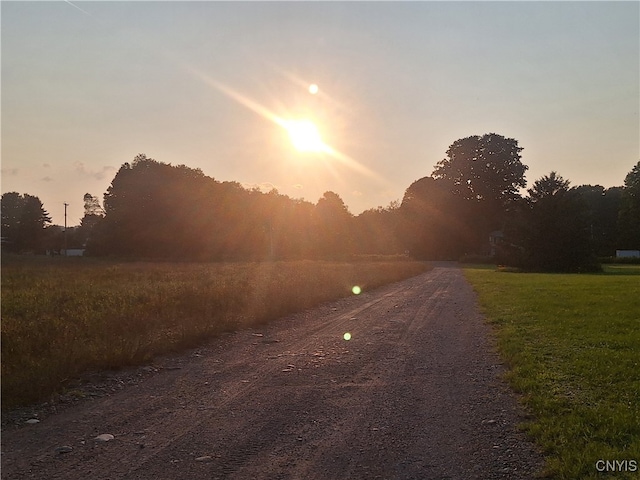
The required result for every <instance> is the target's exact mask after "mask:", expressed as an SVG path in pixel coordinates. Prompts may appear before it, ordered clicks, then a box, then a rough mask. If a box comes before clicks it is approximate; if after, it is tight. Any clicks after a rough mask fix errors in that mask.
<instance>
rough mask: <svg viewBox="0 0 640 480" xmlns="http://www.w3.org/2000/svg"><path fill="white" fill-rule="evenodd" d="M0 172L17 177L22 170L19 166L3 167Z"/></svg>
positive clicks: (3, 174)
mask: <svg viewBox="0 0 640 480" xmlns="http://www.w3.org/2000/svg"><path fill="white" fill-rule="evenodd" d="M0 172H1V173H2V176H6V177H15V176H17V175H18V172H20V170H19V169H17V168H3V169H2V170H0Z"/></svg>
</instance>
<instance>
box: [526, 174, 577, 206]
mask: <svg viewBox="0 0 640 480" xmlns="http://www.w3.org/2000/svg"><path fill="white" fill-rule="evenodd" d="M569 184H570V182H569V181H568V180H565V179H564V178H562V177H561V176H560V175H558V174H557V172H551V173H550V174H549V175H545V176H543V177H541V178H539V179H538V180H536V181H535V182H534V183H533V187H531V188H530V189H528V190H527V192H528V193H529V198H530V200H531V201H532V202H536V201H538V200H542V199H543V198H546V197H552V196H554V195H558V194H561V193H565V192H568V191H569Z"/></svg>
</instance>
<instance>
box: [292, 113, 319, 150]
mask: <svg viewBox="0 0 640 480" xmlns="http://www.w3.org/2000/svg"><path fill="white" fill-rule="evenodd" d="M285 129H286V130H287V133H288V134H289V138H290V139H291V143H292V144H293V146H294V147H295V149H296V150H298V151H299V152H311V153H319V152H323V151H325V150H326V145H325V143H324V142H323V141H322V137H321V136H320V132H319V131H318V127H316V125H315V124H314V123H313V122H312V121H311V120H289V121H287V122H285Z"/></svg>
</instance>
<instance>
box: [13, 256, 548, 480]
mask: <svg viewBox="0 0 640 480" xmlns="http://www.w3.org/2000/svg"><path fill="white" fill-rule="evenodd" d="M347 332H348V333H350V334H351V339H350V340H345V339H344V334H345V333H347ZM154 365H155V367H156V368H157V372H155V373H149V371H150V370H151V369H150V368H149V367H147V368H146V370H145V372H147V374H146V376H145V377H144V378H143V379H142V380H140V381H139V382H137V383H135V384H133V385H131V386H128V387H126V388H122V389H120V390H119V391H117V392H116V393H113V394H110V395H108V396H103V397H95V398H94V399H90V400H84V401H82V402H80V403H79V404H78V405H76V406H74V407H72V408H67V409H65V410H64V411H62V412H61V413H58V414H55V415H50V416H47V417H44V416H43V417H41V421H40V423H37V424H33V425H25V426H21V427H19V428H18V427H15V426H9V427H6V428H5V430H4V431H3V435H2V478H6V479H12V480H13V479H26V478H30V479H31V478H33V479H43V478H51V479H110V480H114V479H154V480H159V479H215V478H235V479H245V478H246V479H329V478H332V479H376V478H384V479H496V478H504V479H520V478H532V477H533V476H534V473H535V471H536V470H538V469H539V468H540V467H541V458H540V457H539V456H538V455H537V454H536V453H535V451H534V449H533V447H532V446H531V444H529V443H527V442H526V440H525V439H524V437H523V435H522V434H521V433H519V432H518V431H517V429H516V425H517V424H518V423H519V422H521V421H522V418H520V417H519V413H518V407H517V405H516V401H515V400H514V398H513V396H512V394H511V393H510V392H509V390H508V389H507V388H506V386H505V385H504V383H503V382H502V381H501V379H500V375H501V373H503V371H504V369H503V366H502V365H501V363H500V360H499V358H498V357H497V355H496V354H495V353H493V350H492V341H491V340H490V333H489V328H488V327H487V326H486V325H485V324H484V323H483V321H482V317H481V316H480V315H479V313H478V310H477V307H476V303H475V295H474V293H473V290H472V289H471V287H470V286H469V285H468V284H467V283H466V281H465V280H464V278H463V275H462V273H461V271H460V270H459V269H457V268H455V267H453V266H449V265H439V266H437V267H436V268H434V269H433V270H432V271H430V272H428V273H426V274H423V275H420V276H418V277H415V278H412V279H409V280H406V281H403V282H400V283H396V284H393V285H388V286H386V287H383V288H380V289H377V290H375V291H371V292H367V291H365V292H364V293H362V294H361V295H358V296H355V295H354V296H353V297H350V298H347V299H343V300H340V301H337V302H334V303H329V304H325V305H323V306H322V307H320V308H317V309H314V310H310V311H306V312H302V313H300V314H296V315H293V316H290V317H286V318H283V319H281V320H278V321H276V322H274V323H272V324H271V325H269V326H267V327H265V328H263V329H261V330H251V331H244V332H239V333H236V334H232V335H228V336H226V337H223V338H220V339H217V340H215V341H213V342H212V343H211V344H210V345H208V346H207V347H204V348H201V349H199V350H197V351H192V352H189V353H188V354H186V355H183V356H180V357H171V358H164V359H161V360H158V361H157V362H156V363H155V364H154ZM116 380H117V379H116ZM100 434H111V435H113V436H114V438H113V439H112V440H110V441H106V442H100V441H98V440H95V437H96V436H98V435H100ZM61 447H72V448H71V450H70V451H67V452H66V453H63V451H65V450H69V449H68V448H65V449H62V450H60V448H61ZM56 449H58V450H57V451H56Z"/></svg>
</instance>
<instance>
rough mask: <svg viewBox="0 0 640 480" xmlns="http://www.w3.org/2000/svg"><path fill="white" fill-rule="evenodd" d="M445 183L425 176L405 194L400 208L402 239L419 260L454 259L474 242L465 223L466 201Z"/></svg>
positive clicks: (473, 235)
mask: <svg viewBox="0 0 640 480" xmlns="http://www.w3.org/2000/svg"><path fill="white" fill-rule="evenodd" d="M449 187H450V185H448V184H447V182H446V181H444V180H441V179H440V180H436V179H435V178H433V177H424V178H421V179H419V180H416V181H415V182H413V183H412V184H411V185H410V186H409V187H408V188H407V190H406V191H405V194H404V197H403V199H402V203H401V205H400V217H401V222H400V237H401V239H402V241H403V244H404V245H405V248H406V249H407V250H409V253H410V254H411V255H412V256H413V257H416V258H422V259H430V260H433V259H455V260H457V259H458V258H459V257H460V256H461V255H462V254H464V253H465V252H467V251H468V250H469V249H470V248H472V246H473V245H474V242H475V233H474V231H473V228H472V227H471V226H469V224H468V223H467V222H466V213H467V212H466V210H465V209H466V207H467V205H466V203H467V202H466V200H464V199H463V198H461V197H460V196H459V195H456V194H454V193H453V192H452V191H451V190H450V188H449Z"/></svg>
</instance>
